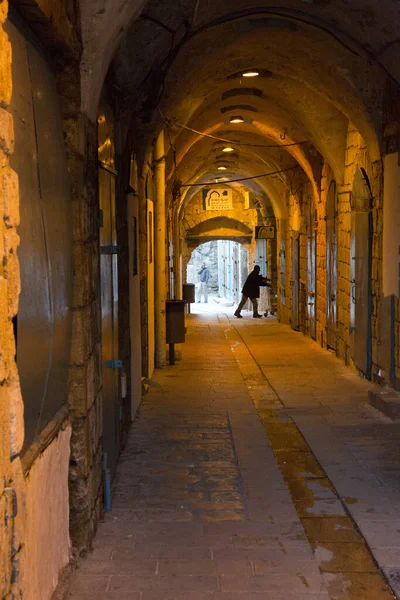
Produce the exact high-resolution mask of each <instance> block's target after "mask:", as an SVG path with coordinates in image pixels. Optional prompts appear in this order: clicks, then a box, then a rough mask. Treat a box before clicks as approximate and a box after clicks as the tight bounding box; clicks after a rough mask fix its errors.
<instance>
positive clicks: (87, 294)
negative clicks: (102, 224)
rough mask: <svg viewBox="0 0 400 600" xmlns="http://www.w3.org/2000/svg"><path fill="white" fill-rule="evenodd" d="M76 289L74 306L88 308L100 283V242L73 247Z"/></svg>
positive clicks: (90, 242)
mask: <svg viewBox="0 0 400 600" xmlns="http://www.w3.org/2000/svg"><path fill="white" fill-rule="evenodd" d="M73 262H74V287H73V298H72V305H73V307H74V308H79V307H82V306H87V305H88V304H90V303H91V302H92V301H93V300H94V299H95V296H96V294H97V287H98V284H99V281H100V268H99V245H98V240H97V239H94V240H90V241H88V242H84V243H78V242H75V243H74V246H73Z"/></svg>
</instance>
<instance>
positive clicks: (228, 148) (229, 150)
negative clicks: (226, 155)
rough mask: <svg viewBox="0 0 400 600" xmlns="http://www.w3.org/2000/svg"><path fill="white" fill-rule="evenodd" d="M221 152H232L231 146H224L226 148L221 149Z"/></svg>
mask: <svg viewBox="0 0 400 600" xmlns="http://www.w3.org/2000/svg"><path fill="white" fill-rule="evenodd" d="M222 152H233V148H231V147H230V146H226V148H223V149H222Z"/></svg>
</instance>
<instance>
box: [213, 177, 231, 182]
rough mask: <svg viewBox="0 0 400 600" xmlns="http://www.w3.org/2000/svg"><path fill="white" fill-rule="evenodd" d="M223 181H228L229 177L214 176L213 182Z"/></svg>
mask: <svg viewBox="0 0 400 600" xmlns="http://www.w3.org/2000/svg"><path fill="white" fill-rule="evenodd" d="M224 181H229V177H216V178H215V183H222V182H224Z"/></svg>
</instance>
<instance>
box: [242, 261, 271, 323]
mask: <svg viewBox="0 0 400 600" xmlns="http://www.w3.org/2000/svg"><path fill="white" fill-rule="evenodd" d="M268 281H269V279H267V277H263V276H262V275H260V267H259V266H258V265H256V266H255V267H254V269H253V270H252V272H251V273H250V275H249V276H248V278H247V279H246V282H245V284H244V286H243V289H242V294H243V296H242V299H241V301H240V304H239V306H238V307H237V309H236V311H235V313H234V314H235V317H237V318H238V319H243V317H242V315H241V314H240V311H241V310H242V308H243V306H244V305H245V304H246V302H247V300H248V299H249V298H250V300H251V302H252V304H253V317H254V319H260V318H261V317H262V315H259V314H258V298H259V297H260V286H267V285H268Z"/></svg>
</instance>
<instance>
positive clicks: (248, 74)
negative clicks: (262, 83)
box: [242, 69, 260, 77]
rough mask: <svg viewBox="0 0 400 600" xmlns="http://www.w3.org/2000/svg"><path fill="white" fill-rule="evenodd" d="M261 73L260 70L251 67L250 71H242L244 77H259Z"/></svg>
mask: <svg viewBox="0 0 400 600" xmlns="http://www.w3.org/2000/svg"><path fill="white" fill-rule="evenodd" d="M259 74H260V72H259V71H256V70H255V69H250V70H249V71H244V73H242V76H243V77H258V76H259Z"/></svg>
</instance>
